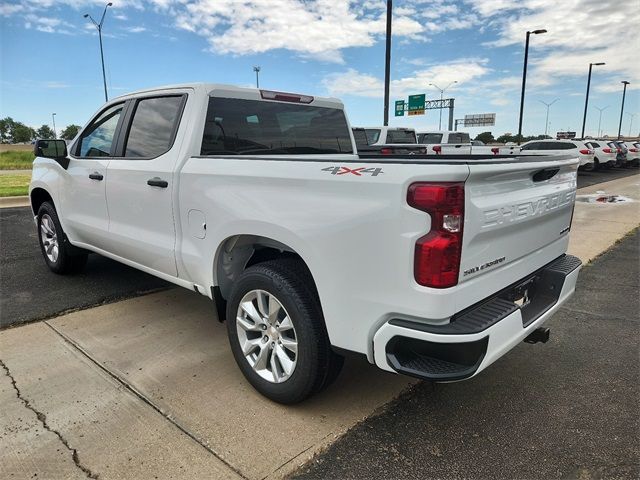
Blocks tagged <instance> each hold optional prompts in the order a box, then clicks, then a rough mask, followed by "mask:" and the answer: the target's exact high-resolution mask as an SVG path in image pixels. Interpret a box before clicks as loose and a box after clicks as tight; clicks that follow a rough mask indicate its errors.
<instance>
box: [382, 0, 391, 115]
mask: <svg viewBox="0 0 640 480" xmlns="http://www.w3.org/2000/svg"><path fill="white" fill-rule="evenodd" d="M392 9H393V2H392V0H387V43H386V50H385V55H384V126H385V127H386V126H387V125H389V81H390V80H389V79H390V76H391V11H392Z"/></svg>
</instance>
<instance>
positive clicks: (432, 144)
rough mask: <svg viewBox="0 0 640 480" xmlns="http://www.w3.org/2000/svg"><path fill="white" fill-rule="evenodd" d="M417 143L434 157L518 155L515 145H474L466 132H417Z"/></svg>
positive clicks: (518, 148) (518, 151) (518, 149)
mask: <svg viewBox="0 0 640 480" xmlns="http://www.w3.org/2000/svg"><path fill="white" fill-rule="evenodd" d="M417 135H418V143H419V144H421V145H422V146H424V147H425V148H426V150H427V154H436V155H518V154H519V153H520V147H518V146H517V145H474V144H473V142H472V141H471V137H470V136H469V134H468V133H466V132H456V131H453V132H452V131H449V130H442V131H420V132H417Z"/></svg>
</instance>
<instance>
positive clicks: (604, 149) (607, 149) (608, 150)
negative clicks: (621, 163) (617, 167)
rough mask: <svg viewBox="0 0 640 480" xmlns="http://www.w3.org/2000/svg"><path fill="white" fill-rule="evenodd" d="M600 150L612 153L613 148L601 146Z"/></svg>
mask: <svg viewBox="0 0 640 480" xmlns="http://www.w3.org/2000/svg"><path fill="white" fill-rule="evenodd" d="M602 151H603V152H604V153H613V150H611V149H610V148H603V149H602Z"/></svg>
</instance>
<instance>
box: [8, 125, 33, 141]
mask: <svg viewBox="0 0 640 480" xmlns="http://www.w3.org/2000/svg"><path fill="white" fill-rule="evenodd" d="M35 136H36V132H35V130H34V129H33V128H31V127H27V126H26V125H25V124H23V123H21V122H15V123H14V125H13V128H12V130H11V142H12V143H26V142H30V141H31V140H32V139H33V138H34V137H35Z"/></svg>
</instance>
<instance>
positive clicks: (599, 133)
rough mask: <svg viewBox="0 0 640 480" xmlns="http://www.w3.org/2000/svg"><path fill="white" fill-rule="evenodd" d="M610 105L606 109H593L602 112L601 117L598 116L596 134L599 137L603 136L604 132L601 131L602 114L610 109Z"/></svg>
mask: <svg viewBox="0 0 640 480" xmlns="http://www.w3.org/2000/svg"><path fill="white" fill-rule="evenodd" d="M609 106H610V105H607V106H606V107H602V108H600V107H593V108H595V109H596V110H598V111H599V112H600V115H598V131H597V132H596V133H597V135H598V137H600V136H602V132H601V131H600V125H601V124H602V112H604V111H605V110H606V109H607V108H609Z"/></svg>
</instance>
